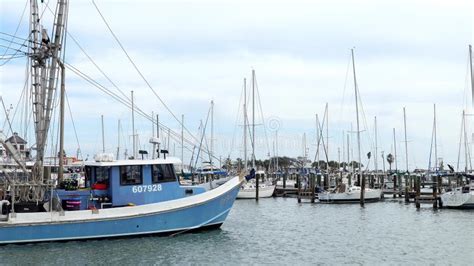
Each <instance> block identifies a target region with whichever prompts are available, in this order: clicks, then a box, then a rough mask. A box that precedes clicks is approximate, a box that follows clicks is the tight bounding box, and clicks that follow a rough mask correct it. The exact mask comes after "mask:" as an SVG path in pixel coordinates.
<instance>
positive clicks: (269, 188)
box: [237, 171, 276, 199]
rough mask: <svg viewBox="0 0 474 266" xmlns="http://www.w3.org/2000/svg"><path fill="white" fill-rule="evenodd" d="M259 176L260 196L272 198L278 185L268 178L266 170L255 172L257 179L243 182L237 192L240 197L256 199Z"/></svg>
mask: <svg viewBox="0 0 474 266" xmlns="http://www.w3.org/2000/svg"><path fill="white" fill-rule="evenodd" d="M257 178H258V179H259V184H258V197H259V198H270V197H272V196H273V193H274V192H275V187H276V186H275V185H273V184H272V183H271V182H270V181H269V180H268V179H267V177H266V174H265V171H257V172H256V173H255V179H250V180H249V181H248V182H246V183H244V184H242V186H241V187H240V190H239V193H238V194H237V198H238V199H255V197H256V196H257V189H256V188H257V182H256V179H257Z"/></svg>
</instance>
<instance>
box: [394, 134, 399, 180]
mask: <svg viewBox="0 0 474 266" xmlns="http://www.w3.org/2000/svg"><path fill="white" fill-rule="evenodd" d="M393 152H394V154H395V156H394V158H393V160H394V161H395V173H398V163H397V161H398V157H397V139H396V135H395V128H393Z"/></svg>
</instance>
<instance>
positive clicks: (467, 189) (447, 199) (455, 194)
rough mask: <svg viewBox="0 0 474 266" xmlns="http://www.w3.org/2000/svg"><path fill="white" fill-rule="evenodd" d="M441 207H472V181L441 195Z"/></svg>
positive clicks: (473, 204) (473, 206)
mask: <svg viewBox="0 0 474 266" xmlns="http://www.w3.org/2000/svg"><path fill="white" fill-rule="evenodd" d="M441 202H442V204H443V207H446V208H455V209H474V181H471V183H470V184H469V185H466V186H463V187H458V188H456V189H454V190H453V191H449V192H445V193H443V194H442V195H441Z"/></svg>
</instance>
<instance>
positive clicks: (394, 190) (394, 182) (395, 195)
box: [393, 174, 398, 198]
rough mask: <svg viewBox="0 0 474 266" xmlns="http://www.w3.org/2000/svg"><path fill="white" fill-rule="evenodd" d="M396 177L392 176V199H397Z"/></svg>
mask: <svg viewBox="0 0 474 266" xmlns="http://www.w3.org/2000/svg"><path fill="white" fill-rule="evenodd" d="M397 183H398V182H397V176H396V175H395V174H394V175H393V197H394V198H396V197H397Z"/></svg>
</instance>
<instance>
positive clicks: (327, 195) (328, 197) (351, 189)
mask: <svg viewBox="0 0 474 266" xmlns="http://www.w3.org/2000/svg"><path fill="white" fill-rule="evenodd" d="M361 191H362V190H361V187H359V186H348V185H346V184H344V183H341V184H340V185H339V186H338V187H336V188H335V189H333V190H330V191H325V192H322V193H319V194H318V197H319V201H320V202H327V203H358V202H359V201H360V194H361ZM364 192H365V193H364V200H365V201H366V202H373V201H379V200H380V199H381V198H382V195H383V194H382V191H381V190H380V189H371V188H366V189H365V191H364Z"/></svg>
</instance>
